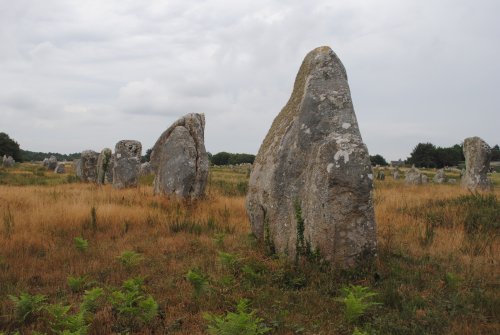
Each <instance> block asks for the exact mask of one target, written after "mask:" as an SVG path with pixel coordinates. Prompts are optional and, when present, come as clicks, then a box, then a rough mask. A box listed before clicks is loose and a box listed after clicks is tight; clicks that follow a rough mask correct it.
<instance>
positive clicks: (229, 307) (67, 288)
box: [0, 164, 500, 335]
mask: <svg viewBox="0 0 500 335" xmlns="http://www.w3.org/2000/svg"><path fill="white" fill-rule="evenodd" d="M67 170H68V172H69V173H71V167H70V166H68V167H67ZM426 173H428V174H429V176H432V174H433V173H434V172H433V171H427V172H426ZM386 176H387V177H386V180H385V181H376V182H375V191H374V202H375V212H376V219H377V225H378V243H379V257H378V259H377V264H376V267H374V268H373V269H370V270H368V271H354V270H350V271H341V270H335V269H331V268H330V267H328V266H327V265H325V264H322V263H320V262H314V261H311V262H303V263H302V264H300V266H296V264H290V263H288V262H287V261H285V260H284V259H283V258H280V257H279V255H272V254H269V253H266V252H265V248H264V246H262V245H260V244H259V243H258V242H257V241H256V240H255V238H254V237H253V236H252V235H251V234H250V229H249V222H248V219H247V216H246V211H245V206H244V203H245V201H244V195H245V193H246V190H247V179H248V170H247V169H227V168H217V169H212V170H211V173H210V179H209V186H208V190H207V197H206V199H204V200H202V201H199V202H194V203H186V202H181V201H176V200H172V199H167V198H165V197H160V196H153V195H152V187H151V186H150V183H151V180H152V179H151V177H144V178H143V179H142V182H141V185H140V186H139V187H138V188H134V189H128V190H114V189H112V188H111V187H110V186H109V185H106V186H102V187H98V186H96V185H91V184H83V183H79V182H76V181H75V178H73V177H71V175H70V174H66V175H55V174H53V173H52V172H49V171H44V170H43V169H41V168H39V166H38V165H34V164H21V165H17V166H16V167H15V168H11V169H0V200H1V201H0V215H1V219H2V225H1V227H0V334H1V333H2V332H3V333H4V334H14V333H16V331H19V333H20V334H111V333H117V334H118V333H122V334H125V333H133V334H204V333H208V331H209V326H210V331H211V332H212V333H214V334H237V333H241V334H264V333H267V334H349V335H350V334H494V333H500V321H499V320H500V282H499V278H500V276H499V274H500V273H499V261H500V243H499V236H500V235H499V232H500V227H499V222H500V203H499V200H498V197H499V196H500V189H499V185H500V178H498V174H496V175H493V179H494V183H495V185H496V188H495V190H494V192H492V193H490V194H472V193H470V192H467V191H464V190H462V189H461V188H460V186H459V185H458V184H457V185H433V184H428V185H423V186H406V185H404V181H403V180H396V181H395V180H392V178H391V177H390V175H389V174H388V173H386ZM349 285H357V286H355V287H352V286H349ZM356 287H357V290H358V291H359V290H362V291H363V292H364V293H360V295H359V296H356V294H353V292H354V291H355V290H356ZM349 293H351V295H349ZM358 293H359V292H358ZM371 293H375V294H374V295H371ZM363 294H364V295H363ZM242 299H248V301H246V300H242ZM238 303H240V304H239V306H240V308H239V309H237V308H236V306H237V305H238ZM245 303H246V304H247V305H248V306H247V307H246V309H245V306H244V305H245ZM228 313H229V314H228ZM231 313H232V314H231ZM217 316H218V317H217ZM217 320H219V324H218V323H217ZM231 322H233V323H238V324H239V325H240V326H241V327H243V326H242V325H246V327H247V328H245V329H246V331H247V332H237V331H234V330H233V332H231V331H230V330H227V329H226V331H227V332H223V327H224V325H225V327H226V328H227V327H229V325H230V323H231ZM252 327H253V328H252ZM233 329H234V328H233ZM252 329H253V330H252Z"/></svg>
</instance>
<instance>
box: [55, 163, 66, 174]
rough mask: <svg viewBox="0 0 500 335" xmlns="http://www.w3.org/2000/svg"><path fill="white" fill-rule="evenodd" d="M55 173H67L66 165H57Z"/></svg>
mask: <svg viewBox="0 0 500 335" xmlns="http://www.w3.org/2000/svg"><path fill="white" fill-rule="evenodd" d="M54 172H55V173H57V174H62V173H65V172H66V168H65V166H64V163H57V166H56V168H55V169H54Z"/></svg>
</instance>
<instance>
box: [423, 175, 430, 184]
mask: <svg viewBox="0 0 500 335" xmlns="http://www.w3.org/2000/svg"><path fill="white" fill-rule="evenodd" d="M428 182H429V178H428V177H427V175H425V174H423V173H422V184H427V183H428Z"/></svg>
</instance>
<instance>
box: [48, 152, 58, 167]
mask: <svg viewBox="0 0 500 335" xmlns="http://www.w3.org/2000/svg"><path fill="white" fill-rule="evenodd" d="M56 166H57V158H56V156H54V155H52V156H50V157H49V162H48V164H47V169H49V170H55V169H56Z"/></svg>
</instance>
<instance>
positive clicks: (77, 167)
mask: <svg viewBox="0 0 500 335" xmlns="http://www.w3.org/2000/svg"><path fill="white" fill-rule="evenodd" d="M73 168H74V169H75V176H77V177H78V178H80V180H83V172H82V160H81V158H78V159H75V160H73Z"/></svg>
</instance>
